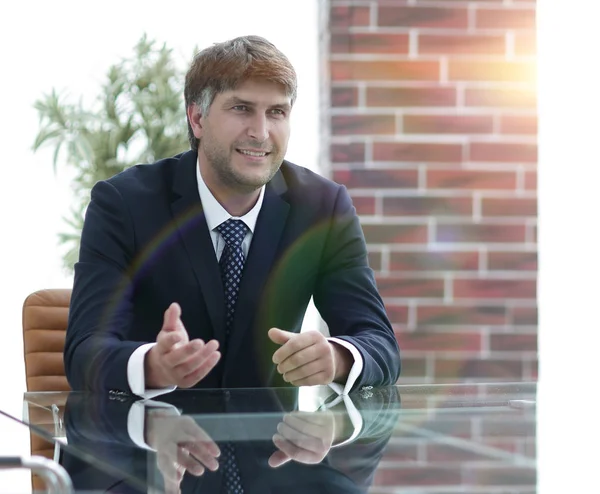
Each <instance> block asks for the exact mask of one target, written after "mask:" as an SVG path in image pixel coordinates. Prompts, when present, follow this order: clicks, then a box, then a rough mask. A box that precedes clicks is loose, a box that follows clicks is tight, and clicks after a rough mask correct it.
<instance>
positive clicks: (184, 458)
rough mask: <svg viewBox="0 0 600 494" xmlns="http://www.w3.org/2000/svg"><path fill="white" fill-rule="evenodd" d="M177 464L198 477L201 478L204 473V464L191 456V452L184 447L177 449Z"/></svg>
mask: <svg viewBox="0 0 600 494" xmlns="http://www.w3.org/2000/svg"><path fill="white" fill-rule="evenodd" d="M177 463H178V464H179V465H181V466H182V467H183V468H184V469H185V470H187V471H188V472H190V473H191V474H192V475H195V476H196V477H199V476H200V475H202V474H203V473H204V464H203V463H202V462H199V461H198V460H196V458H194V457H193V456H192V455H190V453H189V451H187V450H186V449H185V448H183V447H179V448H177Z"/></svg>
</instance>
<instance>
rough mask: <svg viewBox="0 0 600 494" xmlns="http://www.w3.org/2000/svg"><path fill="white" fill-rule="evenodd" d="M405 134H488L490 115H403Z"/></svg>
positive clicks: (491, 122)
mask: <svg viewBox="0 0 600 494" xmlns="http://www.w3.org/2000/svg"><path fill="white" fill-rule="evenodd" d="M402 130H403V132H404V133H405V134H490V133H492V132H493V130H494V118H493V117H492V116H491V115H404V119H403V126H402Z"/></svg>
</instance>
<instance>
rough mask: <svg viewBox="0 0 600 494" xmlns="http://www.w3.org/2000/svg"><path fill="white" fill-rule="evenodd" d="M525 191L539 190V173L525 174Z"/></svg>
mask: <svg viewBox="0 0 600 494" xmlns="http://www.w3.org/2000/svg"><path fill="white" fill-rule="evenodd" d="M525 189H527V190H537V172H525Z"/></svg>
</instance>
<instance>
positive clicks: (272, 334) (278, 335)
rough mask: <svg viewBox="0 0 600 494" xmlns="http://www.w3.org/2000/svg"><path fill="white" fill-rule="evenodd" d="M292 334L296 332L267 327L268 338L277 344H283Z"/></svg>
mask: <svg viewBox="0 0 600 494" xmlns="http://www.w3.org/2000/svg"><path fill="white" fill-rule="evenodd" d="M294 334H296V333H291V332H289V331H284V330H283V329H279V328H271V329H269V332H268V333H267V335H268V336H269V339H270V340H271V341H272V342H273V343H277V344H278V345H285V344H286V343H287V342H288V341H289V340H290V338H292V336H293V335H294Z"/></svg>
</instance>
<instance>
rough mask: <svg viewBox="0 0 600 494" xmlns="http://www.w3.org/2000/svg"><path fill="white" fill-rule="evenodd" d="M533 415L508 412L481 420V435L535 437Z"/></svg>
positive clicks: (492, 436) (485, 436) (490, 436)
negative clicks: (505, 414)
mask: <svg viewBox="0 0 600 494" xmlns="http://www.w3.org/2000/svg"><path fill="white" fill-rule="evenodd" d="M534 415H535V414H534ZM534 415H530V416H523V415H521V414H519V415H517V414H510V415H508V416H504V417H502V416H496V417H493V418H489V419H483V420H481V424H480V427H481V436H482V437H484V438H504V439H506V438H509V437H512V438H519V439H525V438H527V437H535V419H534Z"/></svg>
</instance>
